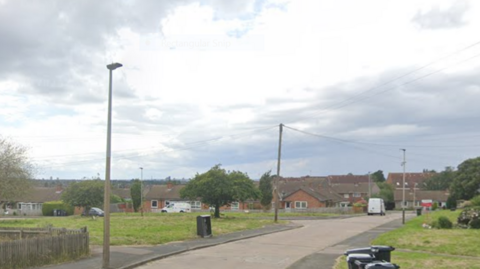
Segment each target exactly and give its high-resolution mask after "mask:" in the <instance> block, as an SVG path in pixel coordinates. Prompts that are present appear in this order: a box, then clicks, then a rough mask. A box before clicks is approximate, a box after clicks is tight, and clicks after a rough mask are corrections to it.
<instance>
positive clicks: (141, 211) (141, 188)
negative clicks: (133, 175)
mask: <svg viewBox="0 0 480 269" xmlns="http://www.w3.org/2000/svg"><path fill="white" fill-rule="evenodd" d="M140 214H141V215H142V217H143V167H140Z"/></svg>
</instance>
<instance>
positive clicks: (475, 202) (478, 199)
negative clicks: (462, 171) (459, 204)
mask: <svg viewBox="0 0 480 269" xmlns="http://www.w3.org/2000/svg"><path fill="white" fill-rule="evenodd" d="M470 203H471V204H472V206H480V195H477V196H475V197H473V198H472V199H470Z"/></svg>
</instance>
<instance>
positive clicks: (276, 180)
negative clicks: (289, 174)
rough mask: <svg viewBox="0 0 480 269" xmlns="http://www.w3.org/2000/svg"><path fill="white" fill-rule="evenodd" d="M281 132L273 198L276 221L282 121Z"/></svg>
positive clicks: (281, 130)
mask: <svg viewBox="0 0 480 269" xmlns="http://www.w3.org/2000/svg"><path fill="white" fill-rule="evenodd" d="M279 127H280V133H279V138H278V160H277V176H276V177H275V184H274V187H273V192H274V193H273V199H274V203H275V218H274V221H275V222H277V221H278V180H279V179H280V160H281V157H282V133H283V124H282V123H280V125H279Z"/></svg>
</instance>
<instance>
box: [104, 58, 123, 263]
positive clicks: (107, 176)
mask: <svg viewBox="0 0 480 269" xmlns="http://www.w3.org/2000/svg"><path fill="white" fill-rule="evenodd" d="M119 67H122V64H120V63H112V64H109V65H107V68H108V70H110V77H109V84H108V121H107V122H108V123H107V160H106V165H105V186H104V197H103V205H104V208H103V209H104V212H105V214H104V219H103V268H109V267H110V159H111V151H112V148H111V144H112V71H113V70H115V69H117V68H119Z"/></svg>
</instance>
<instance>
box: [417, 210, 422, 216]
mask: <svg viewBox="0 0 480 269" xmlns="http://www.w3.org/2000/svg"><path fill="white" fill-rule="evenodd" d="M421 215H422V209H421V208H417V216H421Z"/></svg>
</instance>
